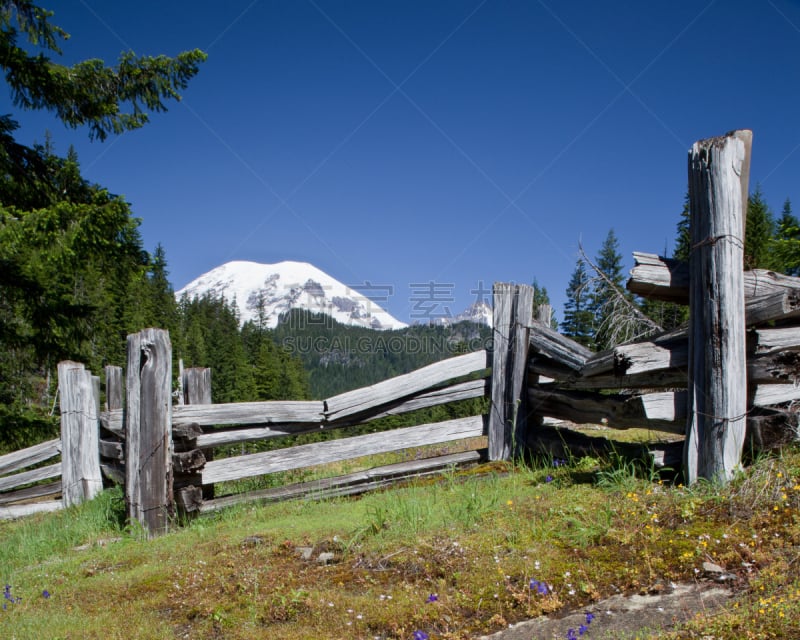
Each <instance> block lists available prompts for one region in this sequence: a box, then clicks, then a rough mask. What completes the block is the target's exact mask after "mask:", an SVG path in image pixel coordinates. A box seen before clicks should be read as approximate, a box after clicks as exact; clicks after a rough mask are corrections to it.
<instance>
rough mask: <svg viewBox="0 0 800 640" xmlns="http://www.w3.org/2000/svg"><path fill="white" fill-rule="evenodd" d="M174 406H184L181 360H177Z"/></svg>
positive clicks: (184, 394)
mask: <svg viewBox="0 0 800 640" xmlns="http://www.w3.org/2000/svg"><path fill="white" fill-rule="evenodd" d="M176 404H178V405H182V404H186V392H185V391H184V389H183V358H178V397H177V402H176Z"/></svg>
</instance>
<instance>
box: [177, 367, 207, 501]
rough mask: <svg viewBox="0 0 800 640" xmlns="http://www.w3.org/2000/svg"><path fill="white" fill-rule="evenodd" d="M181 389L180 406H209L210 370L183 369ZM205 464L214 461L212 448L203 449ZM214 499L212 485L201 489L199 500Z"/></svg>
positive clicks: (203, 368)
mask: <svg viewBox="0 0 800 640" xmlns="http://www.w3.org/2000/svg"><path fill="white" fill-rule="evenodd" d="M180 378H181V387H182V388H183V402H182V403H181V404H211V369H210V368H208V367H192V368H190V369H183V370H182V371H181V374H180ZM203 455H204V456H205V459H206V462H211V461H212V460H213V459H214V448H213V447H209V448H207V449H203ZM213 499H214V485H213V484H208V485H206V486H204V487H202V495H201V496H200V500H201V501H202V500H213Z"/></svg>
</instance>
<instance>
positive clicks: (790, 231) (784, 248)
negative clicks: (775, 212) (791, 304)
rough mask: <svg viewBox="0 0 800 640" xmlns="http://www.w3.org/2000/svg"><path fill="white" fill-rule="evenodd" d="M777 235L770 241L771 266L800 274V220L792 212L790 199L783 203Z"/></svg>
mask: <svg viewBox="0 0 800 640" xmlns="http://www.w3.org/2000/svg"><path fill="white" fill-rule="evenodd" d="M776 227H777V228H776V232H775V237H774V238H773V239H772V242H771V243H770V248H769V253H770V261H769V268H770V269H773V270H775V271H779V272H781V273H786V274H788V275H791V276H800V222H798V220H797V217H795V215H794V214H793V213H792V203H791V202H790V201H789V199H788V198H787V199H786V202H784V203H783V210H782V211H781V217H780V219H779V220H778V223H777V225H776Z"/></svg>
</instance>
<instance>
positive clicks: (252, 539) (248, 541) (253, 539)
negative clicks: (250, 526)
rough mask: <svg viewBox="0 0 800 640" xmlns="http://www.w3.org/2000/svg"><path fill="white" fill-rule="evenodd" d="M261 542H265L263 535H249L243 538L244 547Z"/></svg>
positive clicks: (255, 545) (254, 545)
mask: <svg viewBox="0 0 800 640" xmlns="http://www.w3.org/2000/svg"><path fill="white" fill-rule="evenodd" d="M260 544H264V538H262V537H261V536H247V537H246V538H245V539H244V540H242V546H243V547H257V546H258V545H260Z"/></svg>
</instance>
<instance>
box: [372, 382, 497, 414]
mask: <svg viewBox="0 0 800 640" xmlns="http://www.w3.org/2000/svg"><path fill="white" fill-rule="evenodd" d="M490 388H491V385H490V383H489V382H488V381H487V380H484V379H480V380H469V381H467V382H459V383H457V384H453V385H450V386H447V387H442V388H441V389H434V390H433V391H426V392H424V393H420V394H418V395H415V396H413V397H411V398H409V399H408V400H404V401H402V402H399V403H398V404H396V405H395V406H393V407H390V408H389V409H385V410H383V411H380V412H379V413H376V414H374V415H369V416H365V417H364V418H363V422H369V421H372V420H377V419H378V418H384V417H386V416H397V415H401V414H404V413H408V412H410V411H416V410H418V409H426V408H428V407H435V406H438V405H440V404H447V403H450V402H458V401H459V400H469V399H472V398H481V397H483V396H486V395H488V393H489V390H490Z"/></svg>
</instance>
